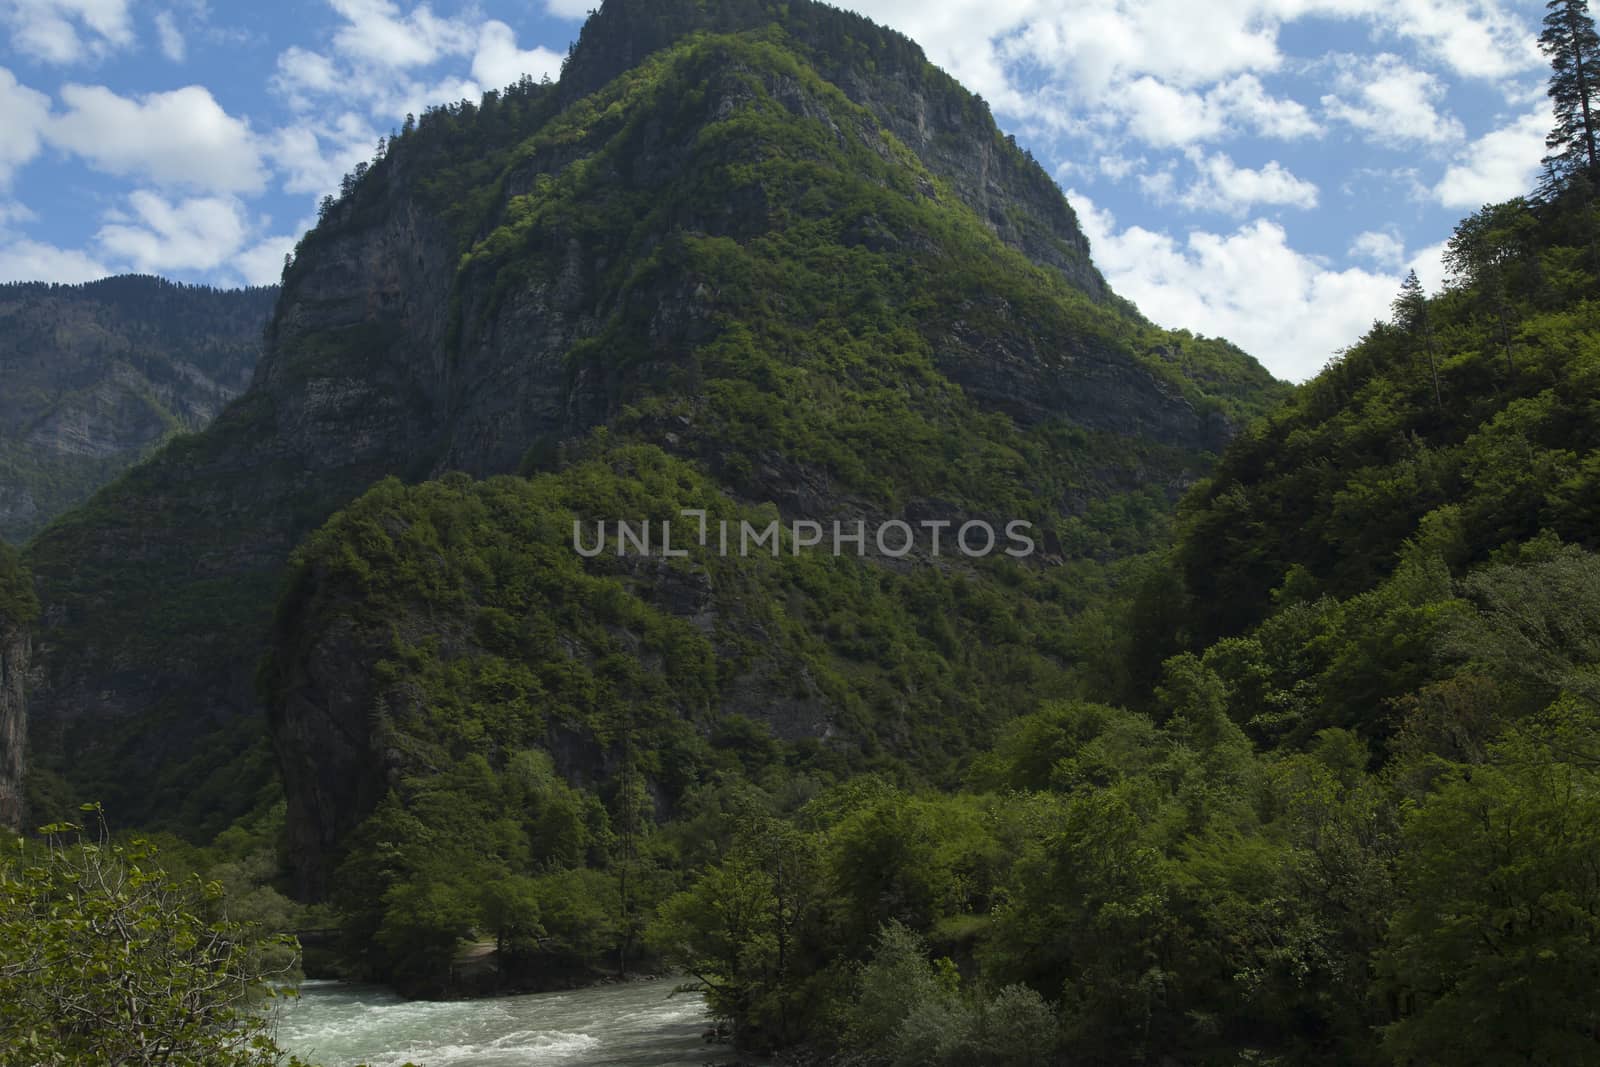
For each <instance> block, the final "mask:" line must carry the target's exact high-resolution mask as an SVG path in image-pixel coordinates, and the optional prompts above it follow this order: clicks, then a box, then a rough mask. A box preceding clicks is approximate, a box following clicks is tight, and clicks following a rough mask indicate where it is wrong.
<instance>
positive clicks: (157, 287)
mask: <svg viewBox="0 0 1600 1067" xmlns="http://www.w3.org/2000/svg"><path fill="white" fill-rule="evenodd" d="M276 295H277V290H276V289H274V288H260V289H248V290H242V291H237V292H222V291H218V290H213V289H205V288H199V287H194V286H182V285H175V284H173V283H171V282H166V281H162V280H161V279H159V278H148V277H135V276H128V277H119V278H108V279H106V280H104V281H99V282H94V283H91V284H88V285H73V286H67V285H45V284H42V283H40V284H21V285H5V286H0V380H3V381H4V382H5V389H4V390H3V391H0V538H5V539H7V540H10V541H13V542H21V541H23V540H26V539H27V537H28V536H30V535H31V534H33V533H34V532H36V531H37V530H38V529H39V528H41V527H42V526H43V525H44V524H45V523H47V522H48V521H49V520H50V519H52V518H54V517H55V516H56V515H57V514H59V513H61V512H63V511H65V510H67V509H68V508H70V507H74V506H76V505H77V504H80V503H82V502H83V501H84V500H86V499H87V498H88V497H89V495H90V494H91V493H93V492H94V490H96V489H97V488H99V487H100V486H101V485H103V484H105V483H107V482H109V481H111V480H112V479H113V478H114V477H115V476H116V475H117V474H119V473H120V472H121V471H123V470H125V469H127V468H128V467H130V466H132V465H133V464H134V463H136V462H138V461H139V460H140V459H143V458H144V457H145V456H146V455H147V454H148V453H149V452H150V450H151V449H153V448H154V447H155V446H157V445H158V444H159V443H160V442H161V441H162V440H163V439H164V438H166V437H168V436H170V435H172V434H173V433H174V432H178V431H183V430H188V431H194V430H199V429H201V428H203V427H204V426H206V425H207V424H208V423H210V422H211V420H212V419H214V418H215V417H216V415H217V413H218V412H220V411H221V410H222V408H223V407H225V406H226V405H227V403H228V402H229V401H231V400H232V399H233V398H234V397H236V396H238V395H239V394H240V393H242V392H243V391H244V389H245V387H246V386H247V385H248V384H249V382H250V376H251V373H252V372H253V370H254V368H255V364H256V361H257V359H258V358H259V357H260V354H261V346H262V339H261V334H262V329H263V327H264V326H265V324H266V319H267V315H268V313H269V311H270V310H271V307H272V302H273V300H274V299H275V298H276Z"/></svg>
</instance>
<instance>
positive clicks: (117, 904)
mask: <svg viewBox="0 0 1600 1067" xmlns="http://www.w3.org/2000/svg"><path fill="white" fill-rule="evenodd" d="M89 810H95V809H93V808H91V809H89ZM45 831H46V832H47V837H46V839H45V841H44V843H43V844H42V845H28V844H26V843H25V842H23V841H21V840H20V839H19V840H18V841H17V844H16V848H15V851H13V852H12V853H11V854H10V855H9V856H8V857H6V858H5V859H4V860H0V1065H3V1067H40V1065H62V1067H66V1065H77V1064H91V1063H97V1064H129V1065H144V1064H151V1065H154V1064H161V1065H164V1067H267V1065H270V1064H277V1063H280V1062H281V1061H282V1058H283V1054H282V1052H281V1051H280V1050H279V1049H278V1048H277V1047H276V1046H275V1045H274V1043H273V1041H272V1039H271V1034H270V1016H269V1013H268V1012H266V1011H265V1010H264V1003H265V998H266V997H268V996H270V991H271V983H274V982H279V981H283V980H285V979H287V978H289V977H290V976H291V974H292V973H293V972H294V970H295V966H296V958H295V957H296V954H295V953H288V954H287V955H286V954H285V953H284V951H283V950H284V948H285V947H287V946H289V945H292V944H293V942H292V939H286V938H282V937H264V936H261V935H260V934H259V933H257V932H256V930H255V929H253V928H251V927H246V926H242V925H240V924H237V923H234V922H231V921H229V920H227V919H226V918H222V917H220V915H221V908H220V901H221V894H222V887H221V885H220V884H218V883H216V882H209V883H208V882H202V881H201V880H200V879H199V878H194V879H192V880H190V881H180V880H178V879H176V878H174V877H172V876H170V875H168V874H167V872H166V871H165V870H164V869H163V868H162V866H161V863H160V861H159V859H158V857H157V854H156V850H155V848H154V846H152V845H150V844H149V843H147V842H140V841H135V842H131V843H129V844H127V845H117V844H113V843H112V842H111V840H110V838H109V836H108V834H107V833H106V831H105V827H104V823H103V822H102V823H101V828H100V832H99V833H98V834H97V835H94V836H90V835H86V834H85V833H84V832H83V831H82V829H81V828H79V827H77V826H72V825H69V824H66V823H60V824H55V825H52V826H48V827H45Z"/></svg>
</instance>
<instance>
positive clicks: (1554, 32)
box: [1539, 0, 1600, 181]
mask: <svg viewBox="0 0 1600 1067" xmlns="http://www.w3.org/2000/svg"><path fill="white" fill-rule="evenodd" d="M1545 10H1546V14H1545V17H1544V32H1543V33H1541V34H1540V35H1539V48H1540V50H1541V51H1543V52H1544V54H1545V55H1546V56H1548V57H1549V58H1550V66H1551V68H1552V69H1553V70H1554V74H1552V75H1551V78H1550V87H1549V95H1550V100H1551V101H1552V103H1553V104H1554V105H1555V113H1556V124H1555V128H1554V129H1552V130H1551V131H1550V134H1549V136H1547V137H1546V138H1545V147H1546V148H1548V149H1549V150H1550V155H1548V156H1547V157H1545V165H1546V167H1547V168H1549V171H1550V173H1551V174H1552V175H1553V176H1554V177H1555V178H1556V179H1557V180H1558V181H1559V180H1560V179H1561V178H1563V177H1567V176H1570V175H1572V174H1573V173H1574V172H1578V171H1583V170H1587V171H1588V172H1589V173H1590V174H1597V173H1600V170H1597V162H1600V157H1597V156H1596V154H1595V134H1596V130H1595V124H1596V119H1597V118H1600V116H1596V115H1595V114H1594V112H1593V105H1594V103H1595V89H1596V87H1597V85H1600V37H1597V36H1596V34H1595V29H1594V20H1593V19H1591V18H1590V17H1589V3H1588V0H1550V2H1549V3H1548V4H1546V5H1545Z"/></svg>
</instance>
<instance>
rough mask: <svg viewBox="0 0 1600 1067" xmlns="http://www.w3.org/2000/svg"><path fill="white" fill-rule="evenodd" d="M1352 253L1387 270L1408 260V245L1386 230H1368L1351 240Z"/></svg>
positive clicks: (1395, 267)
mask: <svg viewBox="0 0 1600 1067" xmlns="http://www.w3.org/2000/svg"><path fill="white" fill-rule="evenodd" d="M1350 255H1351V256H1352V257H1354V258H1357V259H1364V260H1366V261H1368V262H1369V263H1375V264H1377V265H1378V266H1380V267H1383V268H1385V269H1386V270H1395V269H1398V268H1399V267H1400V266H1401V265H1403V264H1404V263H1405V261H1406V245H1405V242H1404V241H1402V240H1400V238H1398V237H1396V236H1395V235H1394V234H1392V233H1389V232H1387V231H1385V230H1367V231H1365V232H1363V233H1359V234H1357V235H1356V239H1355V240H1354V241H1352V242H1350Z"/></svg>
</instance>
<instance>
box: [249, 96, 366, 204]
mask: <svg viewBox="0 0 1600 1067" xmlns="http://www.w3.org/2000/svg"><path fill="white" fill-rule="evenodd" d="M378 136H379V134H378V131H377V130H376V129H374V128H373V127H372V125H371V124H370V123H369V122H368V121H367V120H366V119H364V118H362V117H361V116H360V115H358V114H356V113H355V112H353V111H346V112H342V113H340V114H338V115H336V116H334V117H333V118H332V119H329V120H326V121H316V122H311V121H307V122H302V123H298V124H296V125H293V126H287V127H285V128H283V129H281V130H279V131H277V132H276V133H275V134H273V136H272V138H271V139H270V140H269V142H268V144H267V148H266V151H267V156H268V158H270V159H271V160H272V162H273V163H274V165H276V167H277V168H278V170H279V172H280V173H281V174H282V175H283V188H284V190H285V191H286V192H290V193H307V194H310V195H312V196H316V197H320V196H322V195H323V194H324V193H332V192H335V191H336V190H337V189H338V188H339V180H340V179H341V178H343V177H344V176H345V175H346V174H348V173H350V172H351V171H352V170H354V169H355V165H356V164H357V163H360V162H362V161H364V160H366V159H369V158H371V156H372V153H373V150H374V149H375V147H376V145H377V141H378Z"/></svg>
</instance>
